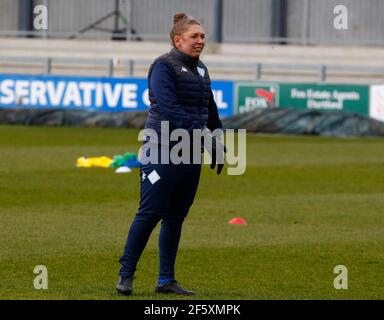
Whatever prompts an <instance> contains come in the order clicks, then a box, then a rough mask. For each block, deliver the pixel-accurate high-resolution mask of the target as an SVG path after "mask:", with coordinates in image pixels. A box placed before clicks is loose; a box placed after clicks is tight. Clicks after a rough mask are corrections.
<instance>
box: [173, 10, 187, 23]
mask: <svg viewBox="0 0 384 320" xmlns="http://www.w3.org/2000/svg"><path fill="white" fill-rule="evenodd" d="M185 18H188V16H187V15H186V14H185V13H184V12H178V13H176V14H175V15H174V16H173V24H176V23H178V22H179V21H181V20H183V19H185Z"/></svg>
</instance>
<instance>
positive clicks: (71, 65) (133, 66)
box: [0, 56, 384, 83]
mask: <svg viewBox="0 0 384 320" xmlns="http://www.w3.org/2000/svg"><path fill="white" fill-rule="evenodd" d="M151 63H152V61H151V60H135V59H122V60H119V62H118V63H116V61H115V60H114V59H87V58H81V59H80V58H51V57H46V58H43V57H6V56H0V70H2V71H1V72H2V73H4V71H5V70H6V69H7V68H12V70H16V69H19V70H21V71H22V70H25V69H27V68H29V69H32V70H33V71H32V73H33V74H39V75H49V74H52V71H53V70H55V69H56V70H60V69H66V70H69V71H72V74H73V75H79V74H84V75H88V73H89V71H90V70H93V71H94V69H95V68H98V70H99V71H100V72H99V75H101V76H108V77H113V76H115V74H116V71H119V74H123V75H124V76H126V77H134V76H137V70H138V69H141V70H142V71H143V70H145V71H147V70H148V68H149V65H150V64H151ZM206 65H207V66H208V68H209V69H211V68H212V69H213V68H214V69H216V70H218V71H221V72H226V71H227V70H229V69H231V70H236V71H237V74H241V73H242V72H247V73H249V72H251V73H252V74H253V76H252V78H253V80H263V77H264V75H265V74H266V73H270V72H274V74H275V75H276V76H279V75H281V76H284V75H286V73H287V72H291V74H295V73H296V74H300V73H302V72H304V71H307V72H310V73H312V74H313V75H314V76H315V77H316V78H317V81H318V82H322V83H324V82H327V80H328V77H329V75H330V74H331V73H332V74H334V73H343V74H344V77H348V74H350V77H351V79H353V78H356V76H358V75H359V74H360V75H364V74H369V75H371V76H375V77H376V78H379V77H381V78H382V79H384V67H369V66H348V65H343V66H340V65H326V64H281V63H233V62H210V63H206ZM79 67H81V69H83V71H81V70H80V69H79ZM56 74H60V73H56ZM67 74H68V73H67ZM234 80H236V79H234Z"/></svg>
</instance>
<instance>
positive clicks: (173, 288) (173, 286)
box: [155, 280, 196, 296]
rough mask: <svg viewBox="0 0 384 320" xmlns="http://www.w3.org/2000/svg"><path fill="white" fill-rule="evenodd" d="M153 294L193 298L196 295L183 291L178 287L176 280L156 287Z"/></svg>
mask: <svg viewBox="0 0 384 320" xmlns="http://www.w3.org/2000/svg"><path fill="white" fill-rule="evenodd" d="M155 292H156V293H175V294H180V295H183V296H193V295H195V294H196V293H194V292H193V291H189V290H185V289H183V288H182V287H180V285H179V284H178V282H177V281H176V280H172V281H171V282H169V283H167V284H165V285H162V286H157V287H156V290H155Z"/></svg>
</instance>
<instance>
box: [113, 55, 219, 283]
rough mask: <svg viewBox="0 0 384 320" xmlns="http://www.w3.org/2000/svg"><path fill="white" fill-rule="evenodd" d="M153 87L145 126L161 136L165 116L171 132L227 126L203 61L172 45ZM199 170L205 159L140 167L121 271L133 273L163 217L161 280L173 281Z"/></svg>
mask: <svg viewBox="0 0 384 320" xmlns="http://www.w3.org/2000/svg"><path fill="white" fill-rule="evenodd" d="M148 88H149V100H150V103H151V107H150V110H149V112H148V118H147V121H146V125H145V128H148V129H153V130H155V131H156V132H157V133H158V135H160V128H161V126H160V122H161V121H169V127H170V131H171V130H173V129H177V128H183V129H186V130H188V131H191V130H193V129H201V128H203V127H204V126H207V127H208V128H209V129H211V130H214V129H216V128H221V127H222V125H221V121H220V119H219V116H218V111H217V106H216V103H215V101H214V99H213V93H212V90H211V82H210V78H209V74H208V70H207V68H206V67H205V65H204V64H203V63H202V62H201V61H200V60H198V59H193V58H191V57H189V56H187V55H185V54H184V53H182V52H180V51H178V50H177V49H175V48H174V49H172V50H171V51H170V52H169V53H167V54H164V55H162V56H160V57H159V58H157V59H156V60H155V61H154V63H153V64H152V65H151V67H150V70H149V73H148ZM175 143H176V142H175ZM200 171H201V165H200V164H179V165H175V164H146V165H142V166H141V167H140V183H141V184H140V207H139V210H138V213H137V214H136V216H135V219H134V221H133V223H132V225H131V227H130V230H129V232H128V238H127V242H126V245H125V249H124V254H123V256H122V257H121V258H120V260H119V262H120V263H121V265H122V267H121V269H120V276H133V274H134V272H135V270H136V265H137V262H138V260H139V258H140V255H141V253H142V252H143V250H144V247H145V245H146V244H147V241H148V239H149V236H150V234H151V232H152V230H153V229H154V227H155V226H156V225H157V223H158V222H159V221H160V220H161V229H160V235H159V254H160V272H159V284H162V283H166V282H167V281H169V280H174V278H175V275H174V265H175V260H176V254H177V249H178V245H179V240H180V233H181V226H182V223H183V221H184V218H185V217H186V215H187V214H188V211H189V208H190V206H191V205H192V203H193V200H194V197H195V194H196V190H197V186H198V183H199V178H200Z"/></svg>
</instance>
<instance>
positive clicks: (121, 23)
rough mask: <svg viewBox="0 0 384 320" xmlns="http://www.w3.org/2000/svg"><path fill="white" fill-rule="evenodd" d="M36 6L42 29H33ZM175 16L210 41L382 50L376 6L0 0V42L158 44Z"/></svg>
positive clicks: (268, 0) (375, 0) (318, 0)
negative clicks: (183, 16)
mask: <svg viewBox="0 0 384 320" xmlns="http://www.w3.org/2000/svg"><path fill="white" fill-rule="evenodd" d="M32 4H33V5H32ZM39 5H40V6H45V7H46V8H47V21H48V29H47V30H36V29H35V25H34V22H35V19H40V18H41V16H39V12H37V13H34V12H33V10H34V9H35V8H36V6H39ZM338 5H343V6H344V8H345V9H346V11H345V12H341V11H338V10H336V11H335V9H337V6H338ZM177 11H185V12H187V13H188V14H190V15H192V16H194V17H196V18H197V19H199V20H200V21H202V23H203V25H204V28H205V30H206V33H207V35H208V41H214V42H216V41H219V42H220V41H222V42H234V43H244V42H245V43H289V44H302V45H316V44H330V45H334V44H338V45H340V44H342V45H384V33H383V32H382V31H383V30H384V19H383V18H382V17H383V16H384V1H382V0H364V1H361V0H348V1H340V0H236V1H233V0H33V1H32V0H0V36H22V37H23V36H29V37H42V38H100V39H107V38H109V39H110V38H113V39H121V40H161V41H166V40H168V35H169V31H170V29H171V26H172V17H173V14H174V13H175V12H177ZM341 15H342V16H341ZM339 17H342V18H343V21H344V22H343V23H345V26H346V29H338V28H337V27H335V21H336V20H337V21H339V22H340V21H341V20H340V19H339Z"/></svg>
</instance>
